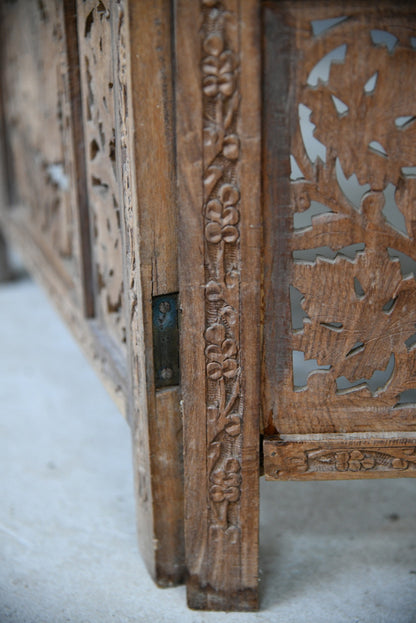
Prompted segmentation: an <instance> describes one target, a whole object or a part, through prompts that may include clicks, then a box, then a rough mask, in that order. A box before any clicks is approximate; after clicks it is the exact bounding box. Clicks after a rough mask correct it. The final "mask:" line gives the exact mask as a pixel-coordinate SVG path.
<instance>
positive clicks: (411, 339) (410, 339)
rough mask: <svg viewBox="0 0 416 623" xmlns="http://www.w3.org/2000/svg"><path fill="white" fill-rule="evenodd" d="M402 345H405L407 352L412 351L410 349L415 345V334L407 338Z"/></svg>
mask: <svg viewBox="0 0 416 623" xmlns="http://www.w3.org/2000/svg"><path fill="white" fill-rule="evenodd" d="M404 343H405V344H406V348H407V350H412V348H413V347H414V346H415V345H416V333H413V335H411V336H410V337H408V338H407V340H405V342H404Z"/></svg>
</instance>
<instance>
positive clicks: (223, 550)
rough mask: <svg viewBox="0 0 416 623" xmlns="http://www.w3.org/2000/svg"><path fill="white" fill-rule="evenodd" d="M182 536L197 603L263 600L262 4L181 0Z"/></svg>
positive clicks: (191, 595)
mask: <svg viewBox="0 0 416 623" xmlns="http://www.w3.org/2000/svg"><path fill="white" fill-rule="evenodd" d="M176 9H177V13H176V61H177V81H176V86H177V106H176V109H177V153H178V184H179V215H180V226H179V231H180V243H179V252H180V297H181V307H182V322H181V334H182V360H181V365H182V393H183V409H184V444H185V447H184V459H185V543H186V556H187V570H188V574H189V579H188V603H189V605H190V606H191V607H193V608H207V609H213V610H222V609H226V610H234V609H235V610H245V609H246V610H250V609H255V608H257V606H258V588H257V582H258V570H257V556H258V553H257V548H258V545H257V538H258V537H257V531H258V470H259V454H258V425H259V424H258V415H259V393H258V392H259V375H258V363H257V362H258V357H259V311H260V306H259V302H260V293H259V290H260V278H259V277H260V234H261V222H260V207H259V198H260V193H259V167H260V156H259V136H260V128H259V126H260V114H259V113H260V102H259V93H260V87H259V75H260V72H259V41H258V34H259V33H258V17H259V16H258V13H257V6H256V3H255V2H238V1H227V2H210V1H204V2H201V3H196V2H195V3H189V2H185V1H183V0H181V1H179V2H178V3H177V7H176Z"/></svg>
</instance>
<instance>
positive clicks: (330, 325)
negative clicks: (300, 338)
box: [319, 322, 342, 333]
mask: <svg viewBox="0 0 416 623" xmlns="http://www.w3.org/2000/svg"><path fill="white" fill-rule="evenodd" d="M319 324H320V325H321V326H322V327H326V328H327V329H330V331H336V332H337V333H339V332H340V331H341V329H342V322H320V323H319Z"/></svg>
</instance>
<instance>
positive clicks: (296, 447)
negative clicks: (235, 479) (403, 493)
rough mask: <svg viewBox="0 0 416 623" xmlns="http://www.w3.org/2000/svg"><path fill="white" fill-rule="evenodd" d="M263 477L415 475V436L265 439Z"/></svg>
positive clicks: (285, 478) (338, 477) (277, 478)
mask: <svg viewBox="0 0 416 623" xmlns="http://www.w3.org/2000/svg"><path fill="white" fill-rule="evenodd" d="M263 447H264V470H265V475H266V480H311V479H313V480H329V479H354V478H363V477H364V478H379V477H383V478H386V477H388V478H394V477H399V476H400V477H403V476H409V477H416V439H415V437H409V438H406V437H403V438H397V439H356V440H342V439H340V440H326V439H321V440H317V441H310V440H305V441H288V442H285V441H280V440H278V439H268V440H265V441H264V444H263Z"/></svg>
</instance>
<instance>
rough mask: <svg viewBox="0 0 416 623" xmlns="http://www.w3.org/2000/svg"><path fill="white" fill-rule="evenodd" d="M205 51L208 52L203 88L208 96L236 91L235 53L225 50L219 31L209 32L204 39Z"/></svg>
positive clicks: (204, 64)
mask: <svg viewBox="0 0 416 623" xmlns="http://www.w3.org/2000/svg"><path fill="white" fill-rule="evenodd" d="M204 51H205V52H206V53H207V54H208V56H206V57H205V58H204V60H203V61H202V71H203V73H204V79H203V83H202V84H203V90H204V93H205V95H207V96H208V97H215V96H216V95H218V93H221V94H222V95H224V97H229V96H230V95H232V93H233V91H234V84H235V79H234V68H235V60H234V54H233V53H232V52H231V51H230V50H225V51H224V39H223V37H222V35H221V34H220V33H218V32H213V33H211V34H209V35H208V36H207V37H206V39H205V41H204Z"/></svg>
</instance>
